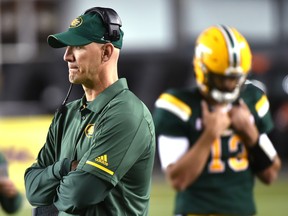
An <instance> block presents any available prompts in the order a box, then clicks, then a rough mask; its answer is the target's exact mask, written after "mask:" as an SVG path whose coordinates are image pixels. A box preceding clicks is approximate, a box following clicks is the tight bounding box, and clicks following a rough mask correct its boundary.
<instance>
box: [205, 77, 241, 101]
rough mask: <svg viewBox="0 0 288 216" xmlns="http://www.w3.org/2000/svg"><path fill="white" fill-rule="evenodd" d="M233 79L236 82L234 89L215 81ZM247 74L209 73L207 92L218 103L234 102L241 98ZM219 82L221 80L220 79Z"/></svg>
mask: <svg viewBox="0 0 288 216" xmlns="http://www.w3.org/2000/svg"><path fill="white" fill-rule="evenodd" d="M216 79H218V80H221V79H222V80H224V79H228V80H229V79H231V80H234V81H232V82H236V84H235V86H234V87H233V88H232V89H225V88H224V87H223V85H219V84H217V83H215V80H216ZM245 79H246V76H244V75H236V76H235V75H233V76H230V77H229V76H222V75H218V74H214V73H212V72H211V73H207V90H208V92H207V94H208V96H209V97H210V98H211V99H213V100H214V101H216V102H217V103H233V102H234V101H236V100H237V99H238V98H239V95H240V92H241V89H242V86H243V83H244V82H245ZM218 82H219V81H218Z"/></svg>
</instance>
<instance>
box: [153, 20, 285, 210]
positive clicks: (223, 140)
mask: <svg viewBox="0 0 288 216" xmlns="http://www.w3.org/2000/svg"><path fill="white" fill-rule="evenodd" d="M251 64H252V54H251V50H250V47H249V44H248V42H247V40H246V39H245V38H244V37H243V35H242V34H241V33H240V32H239V31H238V30H237V29H235V28H232V27H228V26H224V25H219V26H211V27H209V28H208V29H206V30H204V31H203V32H202V33H201V34H200V35H199V37H198V38H197V40H196V46H195V52H194V57H193V65H194V72H195V79H196V82H197V87H191V88H189V89H184V88H183V89H169V90H167V91H166V92H164V93H162V94H161V95H160V97H159V98H158V99H157V101H156V103H155V110H154V121H155V126H156V132H157V139H158V150H159V157H160V162H161V166H162V169H163V170H164V171H165V174H166V176H167V178H168V180H169V182H170V184H171V186H172V187H173V188H174V189H175V190H176V191H177V193H176V198H175V209H174V214H175V215H177V216H178V215H179V216H180V215H181V216H188V215H202V216H203V215H241V216H244V215H254V214H256V207H255V200H254V198H253V186H254V184H255V177H258V178H259V179H260V180H261V181H262V182H263V183H265V184H270V183H272V182H273V181H274V180H275V179H276V178H277V176H278V172H279V169H280V166H281V161H280V159H279V157H278V154H277V152H276V150H275V148H274V146H273V144H272V142H271V140H270V139H269V135H268V134H269V132H270V131H271V130H272V129H273V122H272V118H271V114H270V111H269V101H268V99H267V96H266V95H265V92H263V91H262V90H261V89H260V88H258V87H257V86H255V85H253V83H252V82H250V81H249V80H248V79H247V76H248V74H249V72H250V70H251Z"/></svg>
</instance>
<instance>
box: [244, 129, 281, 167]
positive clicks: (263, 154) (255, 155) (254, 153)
mask: <svg viewBox="0 0 288 216" xmlns="http://www.w3.org/2000/svg"><path fill="white" fill-rule="evenodd" d="M248 151H249V156H250V157H249V159H250V164H251V168H252V170H253V171H254V172H261V171H263V170H264V169H266V168H267V167H269V166H270V165H271V164H272V163H273V160H274V158H275V156H276V155H277V152H276V150H275V148H274V146H273V144H272V142H271V141H270V139H269V138H268V136H267V135H266V134H261V135H260V136H259V139H258V142H257V143H256V144H255V145H254V146H253V147H251V148H249V149H248Z"/></svg>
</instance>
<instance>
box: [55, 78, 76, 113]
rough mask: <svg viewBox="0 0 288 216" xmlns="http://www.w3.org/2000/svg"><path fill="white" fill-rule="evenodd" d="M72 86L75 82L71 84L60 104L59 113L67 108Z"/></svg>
mask: <svg viewBox="0 0 288 216" xmlns="http://www.w3.org/2000/svg"><path fill="white" fill-rule="evenodd" d="M72 87H73V83H71V84H70V86H69V89H68V92H67V95H66V97H65V99H64V100H63V102H62V104H61V105H60V107H58V109H57V112H58V113H62V114H63V113H64V111H65V109H66V103H67V101H68V98H69V96H70V93H71V91H72Z"/></svg>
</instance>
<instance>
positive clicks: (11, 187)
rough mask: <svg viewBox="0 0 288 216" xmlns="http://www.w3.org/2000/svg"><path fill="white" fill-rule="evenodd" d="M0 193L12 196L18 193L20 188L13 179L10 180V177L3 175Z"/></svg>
mask: <svg viewBox="0 0 288 216" xmlns="http://www.w3.org/2000/svg"><path fill="white" fill-rule="evenodd" d="M0 193H1V194H2V195H3V196H5V197H8V198H12V197H15V196H16V195H17V194H18V190H17V188H16V186H15V184H14V183H13V182H12V180H10V179H9V178H8V177H1V178H0Z"/></svg>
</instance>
